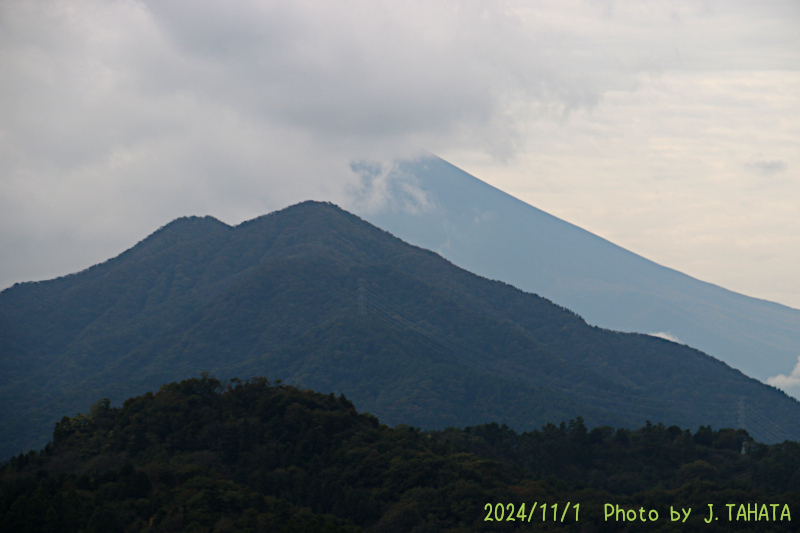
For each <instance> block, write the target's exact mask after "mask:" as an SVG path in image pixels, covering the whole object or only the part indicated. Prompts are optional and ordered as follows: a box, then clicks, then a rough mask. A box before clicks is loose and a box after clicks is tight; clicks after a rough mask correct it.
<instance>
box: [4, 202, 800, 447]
mask: <svg viewBox="0 0 800 533" xmlns="http://www.w3.org/2000/svg"><path fill="white" fill-rule="evenodd" d="M198 228H200V229H198ZM90 270H91V272H86V271H84V272H83V273H80V274H78V275H74V276H71V277H67V278H59V279H58V280H53V281H52V282H37V283H34V284H26V285H21V286H18V287H16V288H14V289H13V290H11V289H8V290H6V291H3V292H2V293H0V323H2V324H4V326H3V327H2V328H1V329H2V331H3V333H2V335H4V338H5V340H6V341H8V342H4V343H3V346H4V348H3V350H2V357H0V369H1V370H2V372H0V399H2V400H3V403H4V405H10V406H13V407H14V408H13V409H8V410H7V411H6V412H4V413H2V414H0V417H2V418H1V419H0V420H1V422H2V427H3V428H4V429H3V434H4V438H5V439H8V440H6V441H5V442H3V443H2V447H0V450H2V451H3V453H4V454H9V453H10V454H14V453H17V452H18V451H19V449H24V448H26V447H31V446H32V445H29V444H25V443H36V442H38V443H41V442H43V439H45V438H46V435H47V434H48V433H49V430H50V428H51V427H52V424H53V423H54V420H58V419H59V418H60V417H61V416H63V415H64V414H72V413H74V412H77V410H78V409H81V408H83V406H84V405H86V404H87V403H88V402H91V401H93V400H94V399H96V398H98V397H108V398H110V399H111V400H112V401H114V402H118V401H122V400H123V399H124V398H126V397H128V396H130V395H131V394H132V393H142V392H144V391H146V390H149V389H152V388H153V387H158V386H159V385H160V384H161V383H164V382H168V381H170V380H171V379H180V378H184V377H186V376H187V375H196V374H197V373H198V372H200V371H212V372H215V373H216V374H217V375H219V376H221V377H226V376H229V377H232V376H233V375H240V376H241V375H245V376H246V375H269V376H272V377H274V378H281V379H283V380H284V381H286V382H289V383H295V384H297V385H299V386H304V387H310V388H317V389H321V390H331V389H332V390H335V391H337V392H344V393H346V394H347V395H348V397H350V398H352V399H353V400H354V401H356V402H357V404H358V405H359V408H360V409H366V410H368V411H370V412H374V413H376V414H378V415H381V416H387V420H388V421H389V422H390V423H401V422H402V423H411V424H413V425H417V426H422V427H430V428H434V427H439V426H440V425H441V424H446V425H462V426H463V425H471V424H476V423H483V422H490V421H497V422H505V423H509V425H512V426H514V427H516V428H518V429H532V428H533V427H536V426H537V425H541V424H544V423H547V422H552V421H556V422H557V421H559V420H567V419H571V418H575V417H576V416H584V418H585V419H586V420H587V422H588V423H590V424H607V425H615V426H636V425H641V423H643V422H644V421H645V420H647V419H648V417H650V419H653V420H654V421H655V420H662V419H663V420H664V421H666V422H670V423H673V422H674V423H676V424H679V425H682V426H684V427H686V426H696V425H702V424H709V423H711V424H714V425H715V426H717V427H722V426H733V425H736V424H737V422H738V419H737V415H738V413H739V412H740V411H741V409H740V408H739V407H738V406H737V402H738V401H739V399H740V398H742V397H743V398H746V399H747V401H748V402H749V403H748V404H747V406H746V408H747V413H748V416H749V418H748V421H749V422H748V423H749V425H748V428H750V429H751V431H753V434H754V436H757V437H759V439H761V440H764V441H768V442H769V441H779V440H782V438H783V437H782V435H787V436H788V437H792V431H793V430H792V428H794V427H797V426H798V424H796V423H795V422H797V421H800V404H798V402H797V401H795V400H792V399H790V398H789V397H787V396H786V395H785V394H784V393H782V392H778V391H777V390H775V389H772V388H770V387H767V386H765V385H763V384H760V383H758V382H757V381H756V380H753V379H750V378H747V377H746V376H744V375H742V374H741V372H739V371H736V370H733V369H731V368H730V367H729V366H728V365H726V364H724V363H723V362H721V361H719V360H717V359H714V358H711V357H709V356H707V355H705V354H702V353H701V352H699V351H697V350H694V349H691V348H688V347H685V346H681V345H678V344H675V343H672V342H669V341H665V340H662V339H656V338H652V337H649V336H644V335H629V334H622V333H615V332H611V331H606V330H602V329H600V328H597V327H592V326H589V325H587V324H586V322H585V321H584V320H583V319H582V318H581V317H580V316H579V315H577V314H576V313H574V312H572V311H570V310H568V309H566V308H564V307H561V306H559V305H557V304H554V303H553V302H551V301H549V300H546V299H544V298H542V297H539V296H537V295H535V294H530V293H525V292H523V291H521V290H519V289H517V288H515V287H513V286H511V285H509V284H507V283H503V282H497V281H492V280H489V279H487V278H483V277H480V276H476V275H475V274H472V273H470V272H467V271H465V270H463V269H461V268H459V267H456V266H455V265H453V264H452V263H450V262H449V261H447V260H445V259H443V258H441V257H440V256H439V255H438V254H436V253H434V252H431V251H428V250H424V249H421V248H419V247H416V246H412V245H409V244H406V243H404V242H403V241H401V240H400V239H398V238H396V237H394V236H392V235H391V234H389V233H388V232H386V231H385V230H382V229H380V228H377V227H375V226H372V225H370V224H368V223H367V222H365V221H363V220H362V219H360V218H358V217H357V216H356V215H353V214H351V213H348V212H346V211H344V210H342V209H341V208H339V207H336V206H333V205H332V204H329V203H321V202H304V203H301V204H297V205H295V206H291V207H289V208H286V209H284V210H281V211H277V212H274V213H271V214H270V215H266V216H264V217H259V218H257V219H254V220H253V221H248V222H245V223H242V224H240V225H238V226H234V227H231V226H227V225H225V224H224V223H221V222H218V221H216V222H215V221H213V220H209V219H201V218H197V219H192V218H187V219H179V220H178V221H175V223H173V224H168V225H166V226H165V227H163V228H161V229H159V230H157V231H156V232H154V233H153V234H151V235H150V236H149V237H148V238H146V239H144V240H143V241H141V242H140V243H139V244H137V245H136V246H134V247H132V248H131V249H130V250H128V251H126V252H123V253H122V254H120V255H119V256H117V257H116V258H114V259H112V260H110V261H107V262H105V263H102V264H100V265H96V266H95V267H93V268H92V269H90ZM359 280H362V281H359ZM362 297H363V298H364V303H365V306H364V309H362V301H361V299H362ZM360 369H365V370H364V371H363V372H360ZM367 370H368V371H367ZM656 371H657V372H659V374H658V375H654V372H656ZM692 373H697V375H693V374H692ZM378 384H381V385H380V386H378ZM471 392H472V393H473V394H471ZM445 407H446V409H445ZM737 409H738V411H737ZM437 410H438V411H441V413H444V414H443V415H441V416H439V414H437ZM445 411H446V413H445ZM554 419H555V420H554ZM8 436H14V437H17V438H13V437H12V438H11V439H9V437H8ZM794 438H796V437H794Z"/></svg>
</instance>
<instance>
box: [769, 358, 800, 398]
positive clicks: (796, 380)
mask: <svg viewBox="0 0 800 533" xmlns="http://www.w3.org/2000/svg"><path fill="white" fill-rule="evenodd" d="M767 383H768V384H770V385H772V386H774V387H778V388H779V389H781V390H782V391H784V392H785V393H786V394H789V395H791V396H794V397H795V398H800V356H798V357H797V364H796V365H795V367H794V369H793V370H792V372H791V374H789V375H788V376H786V375H784V374H778V375H777V376H772V377H771V378H767Z"/></svg>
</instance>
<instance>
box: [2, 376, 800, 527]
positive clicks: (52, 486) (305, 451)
mask: <svg viewBox="0 0 800 533" xmlns="http://www.w3.org/2000/svg"><path fill="white" fill-rule="evenodd" d="M743 444H744V446H745V451H746V453H744V454H742V453H740V451H739V450H740V448H741V447H742V445H743ZM470 450H474V451H477V452H478V453H479V454H480V456H479V455H476V454H474V453H471V452H470ZM481 456H483V457H481ZM487 457H495V458H497V459H500V461H495V460H492V459H488V458H487ZM798 466H800V446H798V445H797V444H796V443H786V444H782V445H774V446H762V445H758V444H755V443H754V442H752V440H751V439H749V437H748V436H747V435H746V433H745V432H743V431H734V430H722V431H712V430H710V429H708V428H701V429H700V430H699V431H698V432H697V433H695V434H692V433H691V432H689V431H682V430H681V429H680V428H677V427H669V428H666V427H664V426H663V425H657V426H652V425H650V426H647V427H644V428H641V429H639V430H637V431H633V432H631V431H625V430H618V431H616V432H615V431H614V430H613V429H611V428H597V429H595V430H592V431H591V432H587V430H586V427H585V426H584V425H583V423H582V421H581V420H580V419H578V420H574V421H572V422H570V424H569V425H568V426H561V427H560V428H559V427H556V426H552V425H549V426H547V427H545V428H543V429H542V430H541V431H533V432H530V433H524V434H521V435H518V434H516V433H515V432H513V431H511V430H509V429H508V428H507V427H503V426H498V425H497V424H491V425H486V426H478V427H471V428H467V429H465V430H457V429H452V428H451V429H448V430H447V431H444V432H430V433H424V432H420V431H419V430H416V429H414V428H411V427H408V426H398V427H396V428H395V429H390V428H388V427H387V426H385V425H382V424H380V422H379V421H378V420H377V419H376V418H375V417H373V416H371V415H367V414H357V413H356V411H355V409H354V407H353V404H352V403H351V402H349V401H348V400H347V399H346V398H344V397H342V396H338V397H337V396H334V395H333V394H329V395H324V394H319V393H314V392H311V391H300V390H298V389H295V388H294V387H288V386H284V385H273V384H270V383H269V382H268V381H267V380H266V379H264V378H257V379H253V380H251V381H249V382H245V383H242V382H240V381H238V380H236V381H232V382H231V383H230V384H229V385H228V386H225V387H223V386H222V384H221V383H220V382H219V381H217V380H216V379H213V378H209V377H207V376H203V377H202V378H200V379H190V380H185V381H182V382H180V383H171V384H169V385H165V386H163V387H161V388H160V390H159V391H158V392H157V393H156V394H152V393H147V394H145V395H143V396H139V397H137V398H131V399H128V400H126V401H125V403H124V406H123V407H122V408H112V407H110V406H109V403H108V401H107V400H101V401H99V402H97V403H95V404H94V405H92V407H91V409H90V411H89V413H88V414H86V415H83V414H81V415H77V416H74V417H72V418H67V417H64V418H63V419H62V420H61V422H59V424H58V425H57V426H56V429H55V431H54V433H53V441H52V443H51V444H49V445H48V446H47V447H46V449H45V450H44V451H42V452H41V453H37V452H30V453H28V454H25V455H23V454H20V455H19V456H18V457H15V458H13V459H12V460H10V461H9V462H8V463H6V464H5V465H3V466H2V467H0V530H2V531H14V532H38V531H42V532H53V531H59V532H64V533H68V532H73V531H74V532H78V531H83V532H87V533H90V532H103V533H105V532H108V531H120V532H125V533H133V532H145V531H147V532H162V531H164V532H166V531H186V532H227V531H237V532H266V531H270V532H282V531H285V532H290V531H291V532H296V531H300V532H303V531H305V532H328V533H334V532H341V533H345V532H352V533H355V532H357V531H362V530H363V531H372V532H376V533H378V532H416V533H427V532H431V533H432V532H436V533H440V532H472V531H518V530H520V529H521V528H525V529H526V530H536V531H575V532H577V531H581V532H588V531H593V532H619V531H642V530H644V531H707V532H709V533H716V532H722V531H774V532H789V531H796V526H794V525H793V524H796V520H797V512H798V509H799V508H800V507H799V506H800V492H798V491H797V487H798V483H799V482H800V479H798V477H797V476H798ZM787 473H788V474H789V475H787ZM545 475H547V476H548V477H547V480H546V481H545V480H543V479H542V478H543V476H545ZM709 504H713V505H714V509H715V511H714V512H715V516H716V518H717V519H716V520H709V522H710V523H706V520H708V518H709ZM728 505H730V506H731V507H728ZM609 507H611V511H613V513H612V512H609V509H608V508H609ZM671 509H672V510H673V512H671ZM688 509H691V512H689V513H688V518H687V519H686V521H685V522H684V521H683V518H684V516H685V512H684V511H683V510H688ZM793 512H794V514H795V516H792V513H793ZM676 515H677V516H678V517H679V518H677V519H676V518H675V516H676ZM632 517H633V518H632ZM487 518H489V519H491V520H487ZM792 519H794V521H793V520H792ZM642 520H645V521H647V522H648V523H646V524H642V523H638V524H636V523H634V524H630V523H628V522H630V521H634V522H641V521H642Z"/></svg>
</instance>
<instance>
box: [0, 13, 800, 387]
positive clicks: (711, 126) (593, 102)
mask: <svg viewBox="0 0 800 533" xmlns="http://www.w3.org/2000/svg"><path fill="white" fill-rule="evenodd" d="M799 27H800V4H798V3H797V2H796V1H794V0H784V1H766V2H745V1H727V2H722V1H707V2H698V1H691V2H690V1H664V0H658V1H655V0H653V1H637V2H615V1H597V2H580V1H557V2H556V1H543V2H537V3H535V5H532V4H531V3H529V2H470V1H464V2H438V3H430V2H415V1H409V2H404V3H402V5H401V4H400V3H397V2H358V1H352V2H255V1H238V2H225V3H218V2H202V1H192V2H189V1H170V2H150V1H134V0H124V1H84V0H69V1H52V0H48V1H15V2H3V3H1V4H0V84H1V85H2V89H1V90H0V180H2V181H0V287H7V286H10V285H11V284H13V283H15V282H20V281H28V280H38V279H47V278H51V277H55V276H59V275H63V274H66V273H69V272H74V271H77V270H80V269H83V268H86V267H88V266H89V265H91V264H94V263H97V262H100V261H103V260H105V259H107V258H109V257H111V256H113V255H116V254H117V253H119V252H121V251H123V250H124V249H126V248H128V247H130V246H131V245H132V244H134V243H135V242H136V241H138V240H139V239H141V238H143V237H144V236H145V235H147V234H149V233H151V232H152V231H153V230H155V229H156V228H157V227H159V226H161V225H163V224H165V223H167V222H169V221H170V220H172V219H174V218H176V217H178V216H181V215H204V214H210V215H213V216H216V217H218V218H220V219H222V220H224V221H226V222H228V223H237V222H240V221H242V220H245V219H248V218H252V217H254V216H258V215H260V214H263V213H265V212H268V211H272V210H275V209H279V208H282V207H284V206H286V205H289V204H291V203H295V202H298V201H301V200H305V199H318V200H331V201H334V202H336V203H339V204H341V205H342V206H343V207H345V208H347V207H349V206H350V205H352V204H353V202H354V199H353V198H354V197H355V196H358V195H357V192H358V190H357V188H358V183H359V182H358V177H357V176H356V175H355V174H354V173H353V172H352V171H351V168H350V163H351V162H352V161H362V160H367V161H383V162H387V161H391V160H393V159H396V158H404V157H410V156H414V155H415V154H418V153H419V150H420V149H426V150H429V151H431V152H433V153H436V154H438V155H439V156H441V157H443V158H444V159H446V160H448V161H450V162H451V163H453V164H455V165H457V166H459V167H461V168H463V169H464V170H466V171H468V172H470V173H471V174H474V175H475V176H477V177H479V178H480V179H482V180H484V181H487V182H488V183H491V184H492V185H494V186H496V187H498V188H500V189H502V190H505V191H506V192H508V193H510V194H512V195H514V196H516V197H518V198H520V199H522V200H524V201H526V202H528V203H530V204H532V205H534V206H536V207H538V208H540V209H543V210H545V211H548V212H550V213H552V214H554V215H556V216H559V217H561V218H564V219H566V220H568V221H570V222H572V223H574V224H577V225H579V226H581V227H583V228H585V229H587V230H589V231H592V232H594V233H597V234H599V235H601V236H603V237H605V238H607V239H609V240H611V241H613V242H615V243H617V244H619V245H621V246H623V247H626V248H628V249H630V250H632V251H634V252H636V253H639V254H641V255H644V256H645V257H648V258H649V259H652V260H654V261H656V262H659V263H661V264H664V265H666V266H669V267H672V268H675V269H677V270H680V271H683V272H685V273H687V274H690V275H692V276H695V277H697V278H700V279H703V280H705V281H710V282H712V283H716V284H719V285H722V286H724V287H726V288H729V289H732V290H735V291H739V292H742V293H745V294H748V295H751V296H757V297H760V298H765V299H769V300H773V301H777V302H780V303H783V304H786V305H790V306H793V307H796V308H800V278H798V277H797V275H796V268H797V267H796V265H797V264H800V217H798V216H797V210H798V207H800V174H798V172H799V171H798V169H799V168H800V150H798V148H799V147H800V127H798V125H800V31H798V28H799ZM787 379H789V378H788V377H787Z"/></svg>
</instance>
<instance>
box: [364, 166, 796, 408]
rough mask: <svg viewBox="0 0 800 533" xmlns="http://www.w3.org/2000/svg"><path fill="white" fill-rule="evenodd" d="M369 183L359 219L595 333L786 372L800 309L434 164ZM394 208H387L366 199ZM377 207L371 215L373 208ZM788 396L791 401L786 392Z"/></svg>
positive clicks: (371, 176) (375, 173) (377, 176)
mask: <svg viewBox="0 0 800 533" xmlns="http://www.w3.org/2000/svg"><path fill="white" fill-rule="evenodd" d="M353 169H354V171H356V172H358V173H360V174H361V176H362V179H363V184H364V188H363V189H362V190H361V191H360V192H361V194H362V195H364V196H363V197H362V198H360V200H362V202H361V205H362V207H361V208H354V209H353V210H354V211H355V212H356V213H357V214H358V215H359V216H361V217H362V218H364V219H366V220H368V221H369V222H371V223H373V224H375V225H376V226H378V227H381V228H383V229H385V230H387V231H389V232H390V233H392V234H393V235H397V236H398V237H400V238H401V239H403V240H405V241H407V242H409V243H412V244H415V245H417V246H421V247H423V248H428V249H431V250H435V251H436V252H438V253H439V254H441V255H442V256H444V257H445V258H447V259H448V260H450V261H452V262H453V263H455V264H457V265H459V266H461V267H462V268H465V269H467V270H469V271H471V272H475V273H476V274H479V275H481V276H485V277H488V278H491V279H497V280H501V281H504V282H507V283H510V284H512V285H514V286H516V287H518V288H520V289H522V290H524V291H527V292H533V293H536V294H539V295H541V296H544V297H545V298H548V299H550V300H552V301H554V302H556V303H558V304H559V305H563V306H564V307H567V308H568V309H571V310H573V311H575V312H577V313H578V314H579V315H581V316H582V317H584V318H585V319H586V320H587V321H588V322H589V323H591V324H594V325H597V326H600V327H603V328H608V329H613V330H617V331H625V332H638V333H649V334H652V333H661V332H665V333H668V334H669V335H670V336H672V337H675V338H677V339H678V340H679V342H680V343H685V344H687V345H690V346H692V347H694V348H698V349H700V350H702V351H703V352H706V353H708V354H710V355H713V356H714V357H716V358H718V359H720V360H722V361H724V362H726V363H728V364H729V365H731V366H732V367H734V368H737V369H739V370H741V371H742V372H744V373H745V374H747V375H749V376H751V377H754V378H757V379H759V380H762V381H766V380H767V378H768V377H770V376H775V375H778V374H789V373H790V372H791V371H792V368H793V367H794V365H795V363H796V362H797V357H798V354H800V311H799V310H797V309H792V308H790V307H786V306H783V305H780V304H776V303H773V302H769V301H765V300H760V299H757V298H752V297H748V296H744V295H742V294H738V293H735V292H732V291H729V290H726V289H724V288H722V287H719V286H716V285H713V284H711V283H706V282H703V281H700V280H697V279H695V278H692V277H690V276H687V275H685V274H682V273H680V272H678V271H676V270H673V269H670V268H666V267H663V266H661V265H658V264H656V263H654V262H652V261H650V260H648V259H645V258H643V257H641V256H639V255H636V254H634V253H632V252H630V251H628V250H625V249H624V248H621V247H619V246H617V245H615V244H613V243H611V242H609V241H607V240H605V239H603V238H601V237H598V236H597V235H594V234H592V233H590V232H588V231H585V230H583V229H581V228H579V227H577V226H575V225H573V224H570V223H568V222H565V221H563V220H561V219H559V218H556V217H554V216H552V215H550V214H548V213H546V212H544V211H541V210H540V209H537V208H535V207H533V206H531V205H528V204H526V203H525V202H522V201H520V200H518V199H516V198H514V197H513V196H510V195H508V194H506V193H504V192H503V191H500V190H499V189H496V188H494V187H492V186H491V185H488V184H487V183H484V182H482V181H480V180H479V179H477V178H475V177H473V176H471V175H470V174H467V173H466V172H464V171H462V170H460V169H459V168H457V167H455V166H453V165H451V164H449V163H447V162H446V161H444V160H442V159H440V158H438V157H435V156H427V157H424V158H421V159H419V160H415V161H403V162H400V163H398V165H397V166H396V167H395V168H393V169H392V170H391V171H389V172H385V171H382V170H381V169H379V168H375V167H370V166H368V165H354V166H353ZM379 190H380V191H382V192H384V194H386V193H388V194H386V197H388V201H384V202H383V203H382V205H381V206H380V207H379V208H376V207H375V205H376V203H375V202H371V203H370V202H366V201H363V200H365V198H369V197H372V198H375V197H378V196H380V195H379V194H378V191H379ZM368 205H369V206H370V207H365V206H368ZM790 392H791V391H790Z"/></svg>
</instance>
